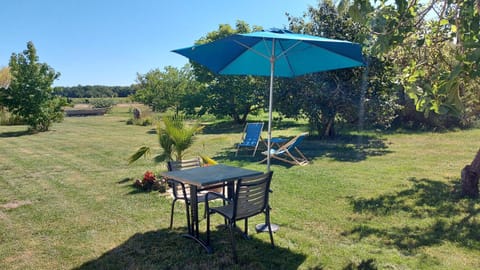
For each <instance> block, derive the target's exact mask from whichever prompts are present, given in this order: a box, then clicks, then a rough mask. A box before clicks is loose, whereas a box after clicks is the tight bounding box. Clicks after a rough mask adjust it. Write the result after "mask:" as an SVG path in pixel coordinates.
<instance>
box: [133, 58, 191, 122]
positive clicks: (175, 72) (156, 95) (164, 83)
mask: <svg viewBox="0 0 480 270" xmlns="http://www.w3.org/2000/svg"><path fill="white" fill-rule="evenodd" d="M134 87H135V89H136V93H135V95H134V96H133V99H134V100H135V101H139V102H142V103H143V104H145V105H148V106H150V107H151V108H152V110H153V111H156V112H165V111H166V110H168V109H173V110H174V111H175V112H176V113H178V112H179V111H180V110H182V105H183V103H182V101H183V99H184V98H185V97H187V96H189V95H193V94H194V93H195V92H196V91H197V89H198V87H199V86H198V84H197V82H196V80H195V79H194V78H193V73H192V70H191V67H190V66H189V65H186V66H184V67H183V68H182V69H177V68H175V67H171V66H168V67H165V70H164V71H160V70H159V69H154V70H151V71H149V72H147V73H146V74H137V84H136V85H134Z"/></svg>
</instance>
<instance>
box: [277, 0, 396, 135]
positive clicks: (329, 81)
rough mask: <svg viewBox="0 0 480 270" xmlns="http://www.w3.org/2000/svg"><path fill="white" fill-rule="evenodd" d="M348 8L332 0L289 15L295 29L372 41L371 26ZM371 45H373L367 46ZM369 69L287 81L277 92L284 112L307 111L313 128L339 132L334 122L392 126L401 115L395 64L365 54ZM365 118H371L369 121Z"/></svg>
mask: <svg viewBox="0 0 480 270" xmlns="http://www.w3.org/2000/svg"><path fill="white" fill-rule="evenodd" d="M342 10H343V7H340V6H339V7H336V6H335V5H334V4H333V2H332V1H323V2H319V4H318V6H316V7H314V6H311V7H310V8H309V9H308V11H307V12H306V13H305V15H304V16H303V17H300V18H294V17H289V21H290V28H291V29H292V30H293V31H294V32H304V33H308V34H312V35H317V36H324V37H327V38H334V39H341V40H349V41H353V42H358V43H362V44H364V46H365V44H366V43H367V42H366V41H367V37H368V31H367V30H368V29H366V28H365V27H364V26H363V25H362V24H360V23H357V22H355V21H354V20H353V19H352V18H351V17H350V16H349V15H348V14H346V13H342ZM367 46H368V45H367ZM366 60H367V61H368V62H369V64H368V68H364V69H345V70H336V71H330V72H322V73H317V74H312V75H308V76H304V77H301V78H297V79H296V80H288V81H285V83H286V84H285V85H283V86H282V87H278V89H279V90H278V91H280V92H282V93H281V94H278V95H276V96H281V97H282V98H281V99H279V100H278V101H276V102H277V103H278V105H279V107H278V108H279V110H280V111H281V112H282V113H283V114H285V115H287V116H290V117H292V116H300V115H305V116H306V117H307V118H308V120H309V123H310V129H311V132H316V133H318V134H319V135H320V136H323V137H333V136H335V133H336V132H335V122H336V121H339V120H341V121H343V122H344V123H348V124H354V123H355V124H360V123H367V124H370V125H371V126H376V127H383V128H387V127H389V126H390V124H391V122H392V120H393V119H394V117H395V115H396V109H397V105H396V95H395V92H396V89H395V87H394V85H393V83H392V81H393V80H391V78H392V71H391V68H390V67H389V66H388V65H387V64H386V63H384V62H383V61H381V60H380V59H377V58H373V57H372V58H370V57H369V56H368V55H367V56H366ZM365 120H366V122H365Z"/></svg>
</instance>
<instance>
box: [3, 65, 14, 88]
mask: <svg viewBox="0 0 480 270" xmlns="http://www.w3.org/2000/svg"><path fill="white" fill-rule="evenodd" d="M11 80H12V76H11V75H10V68H9V67H3V68H1V69H0V90H1V89H5V88H8V86H9V85H10V81H11Z"/></svg>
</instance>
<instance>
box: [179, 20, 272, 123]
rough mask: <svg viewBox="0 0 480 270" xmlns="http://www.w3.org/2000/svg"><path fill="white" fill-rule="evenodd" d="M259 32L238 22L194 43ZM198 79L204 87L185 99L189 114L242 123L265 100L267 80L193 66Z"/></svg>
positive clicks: (221, 27) (220, 27)
mask: <svg viewBox="0 0 480 270" xmlns="http://www.w3.org/2000/svg"><path fill="white" fill-rule="evenodd" d="M257 30H260V28H259V27H255V26H254V27H252V28H251V27H250V26H249V25H248V24H247V23H245V22H243V21H237V23H236V28H235V29H233V28H232V27H231V26H230V25H228V24H222V25H220V26H219V27H218V30H216V31H212V32H210V33H208V34H207V35H206V36H205V37H202V38H201V39H199V40H198V41H197V42H196V44H204V43H208V42H212V41H215V40H218V39H221V38H224V37H226V36H229V35H233V34H237V33H248V32H251V31H257ZM192 66H193V69H194V73H195V76H196V78H197V80H198V81H199V82H200V83H202V84H203V85H205V87H203V88H200V90H199V91H198V92H197V93H196V94H194V95H191V96H190V97H188V98H187V99H186V102H187V103H186V104H185V106H186V112H187V113H188V114H191V115H200V116H201V115H204V114H206V113H210V114H213V115H215V116H217V117H225V116H229V117H231V118H232V119H233V120H234V121H235V122H236V123H239V124H243V123H245V121H246V119H247V116H248V115H249V114H255V113H257V112H258V110H259V109H260V108H263V107H264V106H263V103H264V102H265V100H266V98H265V96H266V91H267V89H268V83H267V81H266V79H264V78H259V77H255V78H254V77H251V76H222V75H216V74H213V73H212V72H210V71H209V70H208V69H207V68H205V67H203V66H201V65H198V64H195V63H192Z"/></svg>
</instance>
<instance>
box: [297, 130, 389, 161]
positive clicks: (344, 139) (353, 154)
mask: <svg viewBox="0 0 480 270" xmlns="http://www.w3.org/2000/svg"><path fill="white" fill-rule="evenodd" d="M306 142H307V144H306V147H308V148H306V149H305V152H306V153H310V154H311V155H312V156H315V157H321V156H324V157H328V158H331V159H334V160H335V161H342V162H360V161H363V160H366V159H367V158H368V157H374V156H383V155H387V154H389V153H392V151H391V150H389V149H388V145H387V143H386V139H383V138H380V137H377V136H374V135H341V136H338V137H336V138H335V139H331V140H307V141H306Z"/></svg>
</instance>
